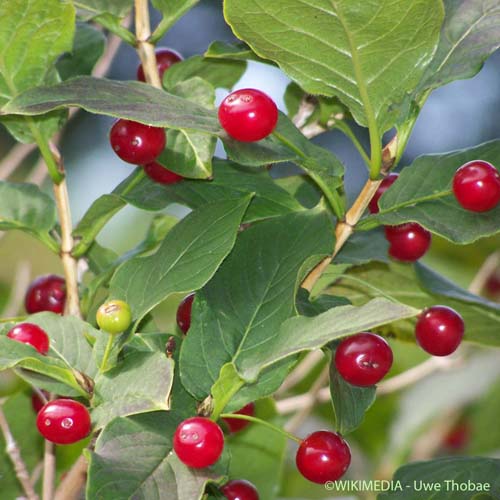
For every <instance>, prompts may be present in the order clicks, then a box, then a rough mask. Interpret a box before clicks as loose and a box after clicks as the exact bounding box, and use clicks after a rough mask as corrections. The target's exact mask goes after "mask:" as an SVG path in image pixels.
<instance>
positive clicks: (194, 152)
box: [156, 63, 216, 179]
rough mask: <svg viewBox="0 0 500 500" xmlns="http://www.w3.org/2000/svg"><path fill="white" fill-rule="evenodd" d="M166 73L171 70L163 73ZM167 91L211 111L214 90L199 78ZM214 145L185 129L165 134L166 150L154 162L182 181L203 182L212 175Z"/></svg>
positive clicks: (211, 140)
mask: <svg viewBox="0 0 500 500" xmlns="http://www.w3.org/2000/svg"><path fill="white" fill-rule="evenodd" d="M179 64H180V63H179ZM175 66H176V65H174V66H173V67H174V68H175ZM169 72H170V70H169V71H166V72H165V73H166V74H168V73H169ZM170 91H171V92H172V94H174V95H176V96H179V97H183V98H185V99H187V100H189V101H192V102H194V103H196V104H199V105H201V106H203V107H205V108H207V109H214V102H215V90H214V88H213V87H212V85H211V84H210V83H208V82H207V81H205V80H203V79H201V78H199V77H198V76H195V77H193V78H190V79H189V80H185V81H180V82H179V83H177V84H176V85H174V86H172V87H171V88H170ZM215 143H216V138H215V137H214V136H213V135H209V134H207V133H203V132H195V131H191V130H185V129H184V130H182V129H181V130H170V131H169V132H168V133H167V148H166V149H165V150H164V151H163V153H162V154H161V155H160V156H159V158H157V160H156V161H157V162H158V163H160V164H161V165H163V166H164V167H165V168H168V169H169V170H172V171H173V172H176V173H178V174H180V175H182V176H183V177H188V178H192V179H206V178H207V177H210V176H211V175H212V156H213V155H214V152H215Z"/></svg>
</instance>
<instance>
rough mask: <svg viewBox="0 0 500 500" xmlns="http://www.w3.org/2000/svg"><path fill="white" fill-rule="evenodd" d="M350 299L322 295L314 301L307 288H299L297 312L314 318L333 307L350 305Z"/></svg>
mask: <svg viewBox="0 0 500 500" xmlns="http://www.w3.org/2000/svg"><path fill="white" fill-rule="evenodd" d="M349 304H350V302H349V299H346V298H345V297H335V296H334V295H320V296H319V297H316V298H315V299H314V300H311V299H310V298H309V292H308V291H307V290H306V289H305V288H299V291H298V292H297V299H296V306H297V311H298V312H299V314H300V315H302V316H308V317H310V318H311V317H313V316H317V315H318V314H321V313H323V312H325V311H328V309H332V308H333V307H338V306H345V305H349Z"/></svg>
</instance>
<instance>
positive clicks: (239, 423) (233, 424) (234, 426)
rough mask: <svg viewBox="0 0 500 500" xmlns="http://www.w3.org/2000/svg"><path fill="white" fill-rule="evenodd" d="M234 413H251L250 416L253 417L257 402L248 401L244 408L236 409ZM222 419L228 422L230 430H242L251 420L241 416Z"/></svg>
mask: <svg viewBox="0 0 500 500" xmlns="http://www.w3.org/2000/svg"><path fill="white" fill-rule="evenodd" d="M234 413H236V414H237V415H249V416H250V417H253V416H254V415H255V404H254V403H248V404H247V405H245V406H244V407H243V408H241V409H240V410H238V411H235V412H234ZM222 420H224V422H226V424H227V426H228V427H229V430H230V432H239V431H242V430H243V429H244V428H245V427H247V426H248V425H250V422H249V421H248V420H242V419H239V418H223V419H222Z"/></svg>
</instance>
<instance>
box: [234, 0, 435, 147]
mask: <svg viewBox="0 0 500 500" xmlns="http://www.w3.org/2000/svg"><path fill="white" fill-rule="evenodd" d="M224 13H225V17H226V20H227V21H228V22H229V24H230V25H231V27H232V29H233V31H234V33H235V34H236V36H237V37H238V38H240V39H242V40H245V41H246V42H247V43H248V44H249V45H250V46H251V48H252V49H253V50H254V51H255V52H256V53H257V54H258V55H259V56H261V57H265V58H267V59H271V60H273V61H275V62H277V63H278V65H279V66H280V67H281V68H282V69H283V70H284V71H285V73H287V74H288V75H289V76H290V77H292V78H293V79H294V80H295V81H296V82H297V83H299V84H300V86H301V87H302V88H304V90H306V91H307V92H309V93H311V94H321V95H326V96H338V97H339V98H340V100H341V101H342V102H343V103H344V104H345V105H346V106H347V107H348V108H349V109H350V111H351V112H352V114H353V116H354V118H355V119H356V121H357V122H358V123H359V124H360V125H365V126H366V125H370V128H372V127H375V128H378V131H377V133H376V136H377V137H378V138H380V137H381V135H382V133H383V132H384V131H386V130H388V129H390V128H391V127H392V126H393V125H394V124H395V122H396V119H397V104H398V103H399V102H400V101H401V100H402V99H403V98H404V96H405V94H406V93H407V92H409V91H412V90H413V89H414V88H415V87H416V85H417V84H418V82H419V81H420V78H421V77H422V74H423V72H424V70H425V69H426V66H427V64H428V63H429V62H430V61H431V59H432V56H433V54H434V51H435V49H436V45H437V42H438V36H439V30H440V27H441V22H442V19H443V6H442V3H441V2H440V1H436V0H414V1H411V2H407V1H398V2H394V1H392V0H381V1H379V2H374V3H370V4H364V5H363V8H360V6H359V4H358V3H356V2H352V0H336V1H330V2H327V1H324V0H314V1H312V2H308V3H304V2H296V1H292V0H278V1H274V2H259V3H256V2H254V1H253V0H226V1H225V2H224ZM262 26H265V27H266V29H265V31H262ZM367 27H368V28H367Z"/></svg>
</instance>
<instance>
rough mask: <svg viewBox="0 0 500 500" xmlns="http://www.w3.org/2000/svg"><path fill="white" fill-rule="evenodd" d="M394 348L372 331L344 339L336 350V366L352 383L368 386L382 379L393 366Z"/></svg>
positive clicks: (344, 377) (342, 375)
mask: <svg viewBox="0 0 500 500" xmlns="http://www.w3.org/2000/svg"><path fill="white" fill-rule="evenodd" d="M392 360H393V355H392V349H391V347H390V346H389V344H388V343H387V342H386V340H385V339H384V338H382V337H380V336H379V335H375V334H374V333H370V332H363V333H358V334H357V335H353V336H352V337H348V338H346V339H344V340H343V341H342V342H341V343H340V344H339V346H338V347H337V350H336V352H335V367H336V368H337V371H338V372H339V374H340V375H341V377H342V378H343V379H344V380H346V381H347V382H349V383H350V384H352V385H356V386H360V387H368V386H370V385H375V384H377V383H378V382H380V380H382V379H383V378H384V377H385V376H386V374H387V372H388V371H389V370H390V368H391V366H392Z"/></svg>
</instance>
